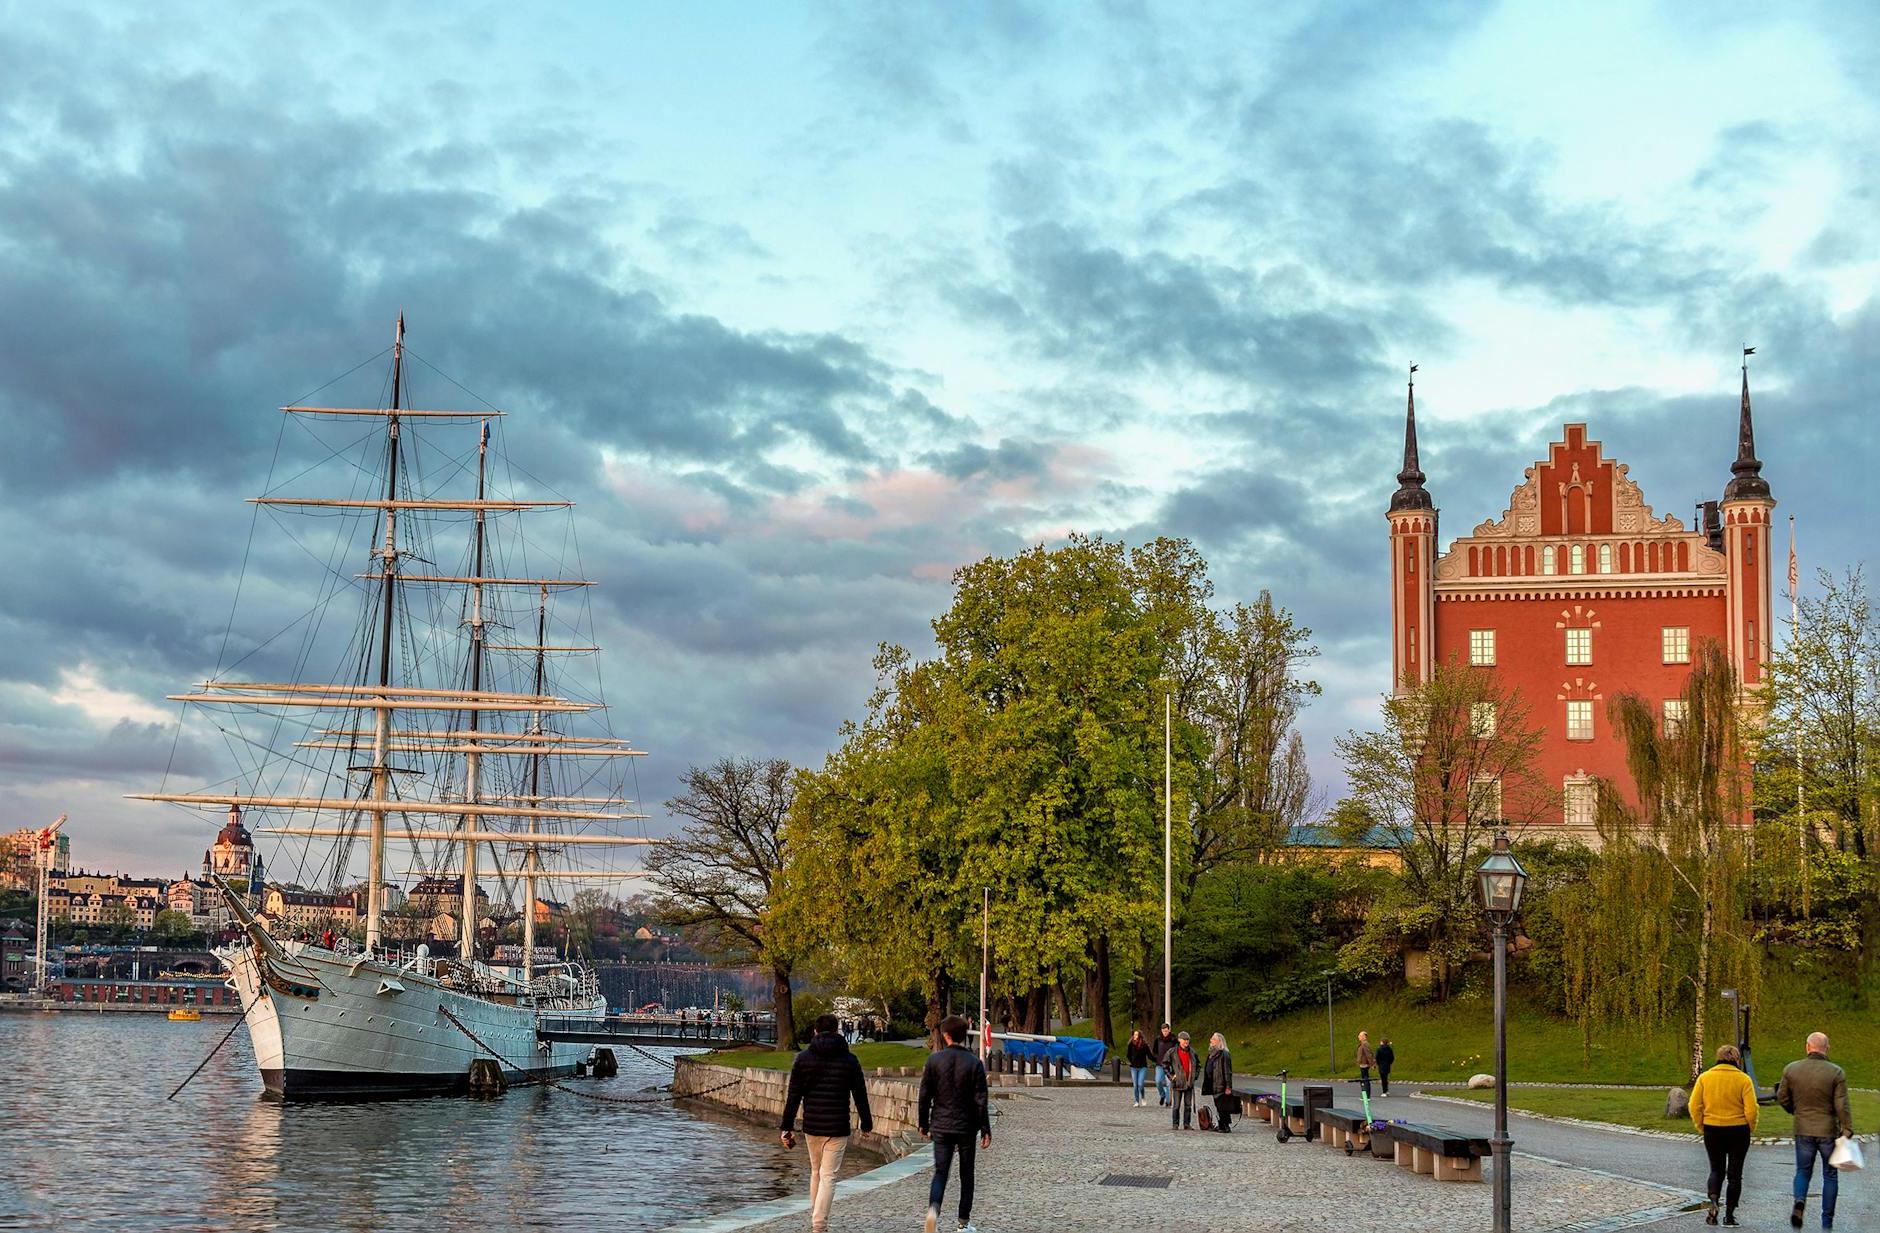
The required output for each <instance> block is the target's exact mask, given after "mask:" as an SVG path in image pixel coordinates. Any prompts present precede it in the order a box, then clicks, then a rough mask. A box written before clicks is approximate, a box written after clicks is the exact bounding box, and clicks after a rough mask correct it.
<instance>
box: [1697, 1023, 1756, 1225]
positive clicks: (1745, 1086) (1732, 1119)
mask: <svg viewBox="0 0 1880 1233" xmlns="http://www.w3.org/2000/svg"><path fill="white" fill-rule="evenodd" d="M1742 1067H1743V1056H1742V1054H1740V1053H1738V1052H1737V1051H1736V1046H1735V1045H1725V1046H1723V1048H1721V1049H1719V1050H1717V1064H1716V1065H1715V1066H1712V1067H1711V1068H1710V1069H1709V1070H1706V1071H1705V1072H1704V1073H1703V1074H1701V1075H1699V1076H1698V1077H1697V1082H1696V1083H1694V1084H1692V1085H1691V1120H1692V1121H1693V1122H1695V1123H1697V1132H1698V1133H1699V1134H1701V1135H1703V1136H1704V1151H1705V1153H1706V1154H1708V1155H1709V1157H1710V1214H1709V1215H1707V1216H1705V1217H1704V1223H1705V1224H1716V1223H1717V1193H1718V1191H1720V1190H1723V1188H1724V1179H1725V1178H1726V1177H1727V1178H1728V1179H1729V1189H1728V1191H1727V1193H1725V1194H1724V1200H1723V1223H1725V1224H1735V1223H1736V1204H1737V1200H1738V1199H1741V1198H1742V1197H1743V1161H1744V1160H1745V1159H1746V1158H1747V1157H1748V1156H1749V1137H1750V1136H1751V1135H1752V1134H1754V1133H1755V1132H1756V1085H1755V1084H1754V1083H1752V1082H1750V1077H1749V1076H1748V1075H1746V1074H1744V1073H1743V1069H1742Z"/></svg>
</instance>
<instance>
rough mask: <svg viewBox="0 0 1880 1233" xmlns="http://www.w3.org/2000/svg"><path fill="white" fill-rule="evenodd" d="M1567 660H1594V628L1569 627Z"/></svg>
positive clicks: (1587, 662)
mask: <svg viewBox="0 0 1880 1233" xmlns="http://www.w3.org/2000/svg"><path fill="white" fill-rule="evenodd" d="M1567 662H1568V663H1570V664H1590V663H1592V662H1593V631H1592V630H1590V629H1569V630H1568V631H1567Z"/></svg>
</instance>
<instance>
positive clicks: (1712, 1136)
mask: <svg viewBox="0 0 1880 1233" xmlns="http://www.w3.org/2000/svg"><path fill="white" fill-rule="evenodd" d="M1704 1151H1705V1153H1706V1154H1707V1155H1708V1156H1709V1157H1710V1186H1709V1191H1708V1193H1709V1194H1710V1199H1711V1202H1713V1203H1714V1202H1716V1200H1717V1195H1718V1193H1719V1192H1720V1191H1723V1190H1724V1179H1725V1178H1726V1177H1727V1178H1728V1179H1729V1189H1728V1192H1727V1193H1725V1194H1724V1196H1723V1207H1724V1210H1725V1211H1731V1212H1733V1211H1735V1210H1736V1204H1737V1200H1739V1199H1741V1198H1742V1197H1743V1161H1744V1160H1745V1159H1747V1158H1748V1156H1749V1127H1748V1126H1706V1127H1704Z"/></svg>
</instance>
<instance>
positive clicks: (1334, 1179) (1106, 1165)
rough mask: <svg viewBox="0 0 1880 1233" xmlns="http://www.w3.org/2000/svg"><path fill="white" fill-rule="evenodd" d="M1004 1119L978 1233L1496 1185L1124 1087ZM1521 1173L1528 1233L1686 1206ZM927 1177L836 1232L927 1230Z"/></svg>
mask: <svg viewBox="0 0 1880 1233" xmlns="http://www.w3.org/2000/svg"><path fill="white" fill-rule="evenodd" d="M1402 1103H1404V1104H1406V1105H1408V1104H1410V1103H1411V1102H1409V1101H1407V1100H1404V1101H1402ZM995 1108H996V1109H997V1111H998V1113H997V1116H996V1118H995V1121H994V1123H993V1143H992V1149H991V1150H990V1151H988V1152H985V1153H982V1154H981V1155H980V1157H979V1170H978V1197H977V1199H976V1200H975V1203H974V1209H973V1219H974V1222H975V1223H976V1224H977V1225H978V1226H979V1227H980V1228H981V1229H983V1230H985V1231H986V1233H1004V1231H1025V1233H1046V1231H1052V1230H1065V1231H1069V1230H1083V1229H1106V1230H1107V1229H1129V1230H1131V1231H1132V1233H1216V1231H1224V1230H1239V1229H1250V1230H1266V1229H1292V1228H1306V1227H1315V1226H1316V1227H1323V1228H1333V1229H1337V1230H1338V1231H1339V1233H1370V1231H1372V1230H1376V1231H1379V1233H1382V1231H1384V1230H1390V1231H1391V1233H1419V1231H1426V1230H1427V1231H1431V1233H1437V1231H1440V1233H1453V1231H1457V1230H1473V1229H1486V1228H1488V1227H1489V1204H1490V1200H1491V1194H1492V1190H1491V1187H1490V1186H1488V1185H1484V1184H1479V1183H1478V1184H1470V1183H1457V1182H1437V1181H1435V1180H1433V1179H1431V1178H1428V1177H1419V1176H1416V1175H1413V1174H1411V1173H1409V1172H1408V1171H1406V1170H1403V1169H1399V1168H1398V1167H1397V1166H1396V1165H1394V1164H1392V1163H1390V1162H1389V1161H1384V1160H1373V1159H1370V1158H1368V1157H1364V1156H1358V1157H1347V1156H1346V1155H1345V1154H1344V1153H1343V1152H1342V1151H1336V1150H1333V1149H1330V1148H1327V1147H1324V1146H1322V1145H1320V1144H1318V1143H1316V1142H1315V1143H1306V1142H1303V1141H1300V1140H1294V1141H1293V1142H1291V1143H1289V1144H1285V1145H1281V1144H1279V1143H1277V1142H1275V1140H1274V1137H1273V1135H1272V1132H1271V1131H1270V1130H1269V1129H1268V1128H1267V1127H1266V1126H1265V1124H1264V1123H1252V1122H1241V1123H1237V1124H1236V1127H1235V1133H1234V1134H1232V1135H1219V1134H1203V1133H1201V1132H1199V1131H1195V1132H1188V1133H1181V1132H1176V1131H1172V1130H1170V1129H1169V1124H1168V1118H1167V1115H1166V1112H1165V1111H1164V1110H1162V1109H1159V1108H1156V1107H1155V1106H1153V1105H1151V1106H1150V1107H1148V1108H1143V1109H1135V1108H1131V1107H1130V1104H1129V1098H1128V1095H1127V1093H1126V1092H1122V1091H1118V1090H1117V1089H1115V1088H1108V1087H1103V1088H1070V1087H1066V1088H1047V1089H1033V1090H1029V1091H1026V1092H1023V1093H1021V1094H1018V1095H1015V1096H1013V1097H1012V1098H1010V1099H1006V1100H1000V1101H997V1102H996V1103H995ZM1423 1108H1424V1109H1426V1110H1434V1109H1443V1108H1444V1107H1443V1106H1436V1105H1425V1106H1423ZM1446 1111H1447V1110H1446V1109H1445V1112H1446ZM1463 1112H1467V1111H1466V1110H1465V1111H1463ZM1417 1116H1420V1115H1417ZM1444 1120H1446V1121H1447V1120H1448V1119H1444ZM1517 1168H1518V1169H1519V1172H1518V1174H1517V1176H1518V1178H1519V1184H1518V1185H1517V1187H1516V1192H1515V1197H1514V1226H1515V1227H1516V1228H1517V1229H1522V1230H1526V1231H1530V1233H1532V1231H1534V1230H1547V1229H1557V1230H1565V1229H1582V1230H1595V1229H1618V1228H1624V1227H1629V1225H1630V1224H1636V1223H1639V1222H1641V1221H1643V1220H1645V1219H1653V1218H1660V1217H1663V1216H1665V1215H1668V1214H1670V1213H1671V1212H1672V1211H1674V1210H1675V1209H1676V1208H1677V1207H1678V1206H1680V1205H1681V1204H1683V1203H1685V1202H1688V1201H1689V1198H1690V1196H1689V1194H1688V1193H1686V1192H1684V1191H1680V1190H1674V1189H1671V1188H1668V1187H1664V1186H1658V1185H1652V1184H1649V1183H1648V1182H1646V1181H1643V1180H1632V1179H1628V1178H1626V1177H1621V1176H1615V1175H1614V1173H1613V1172H1610V1171H1608V1172H1605V1173H1594V1172H1588V1171H1585V1170H1582V1169H1578V1168H1574V1167H1568V1166H1565V1165H1560V1164H1550V1163H1544V1162H1541V1161H1538V1160H1531V1159H1530V1160H1522V1161H1518V1163H1517ZM1111 1173H1119V1174H1138V1175H1141V1174H1147V1175H1152V1176H1164V1177H1171V1178H1173V1179H1174V1180H1173V1184H1172V1185H1171V1186H1170V1188H1169V1189H1167V1190H1142V1189H1130V1188H1125V1187H1116V1186H1103V1185H1099V1184H1098V1182H1099V1181H1100V1179H1102V1178H1103V1177H1104V1176H1105V1175H1107V1174H1111ZM929 1176H930V1174H929V1172H928V1171H927V1170H924V1169H923V1170H921V1171H920V1172H918V1173H916V1174H914V1175H912V1176H910V1177H907V1178H904V1179H902V1180H900V1181H896V1182H892V1183H890V1184H888V1185H884V1186H881V1187H878V1188H876V1189H873V1190H869V1191H867V1192H865V1193H859V1194H852V1195H850V1196H848V1197H846V1198H845V1197H844V1195H843V1193H842V1190H841V1189H840V1188H838V1190H837V1192H836V1204H835V1210H834V1212H833V1213H832V1217H831V1220H830V1229H831V1230H832V1233H876V1231H879V1230H893V1231H894V1233H908V1231H909V1230H914V1229H918V1228H919V1227H920V1220H921V1217H922V1215H923V1213H924V1212H925V1209H926V1198H927V1184H928V1178H929ZM1700 1184H1701V1179H1700ZM957 1187H958V1180H957V1177H956V1178H955V1180H954V1184H953V1187H952V1188H950V1193H949V1200H950V1201H949V1204H948V1208H947V1210H946V1211H945V1212H943V1223H942V1226H941V1227H942V1228H943V1229H951V1228H952V1227H953V1224H954V1220H953V1216H954V1210H953V1202H952V1201H953V1200H954V1199H955V1198H956V1196H957V1193H958V1190H957ZM1628 1217H1629V1218H1630V1220H1629V1221H1628V1220H1627V1218H1628ZM750 1227H751V1228H753V1229H758V1230H763V1231H764V1233H780V1231H783V1230H789V1231H790V1233H801V1230H802V1229H804V1228H806V1227H807V1217H806V1216H805V1215H801V1214H795V1215H790V1216H786V1217H782V1218H779V1219H775V1220H771V1221H769V1222H767V1223H764V1224H759V1225H753V1226H750ZM1844 1227H1845V1226H1844Z"/></svg>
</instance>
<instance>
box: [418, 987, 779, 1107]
mask: <svg viewBox="0 0 1880 1233" xmlns="http://www.w3.org/2000/svg"><path fill="white" fill-rule="evenodd" d="M437 1013H438V1014H440V1015H442V1016H444V1018H446V1019H448V1020H450V1024H451V1026H452V1027H454V1028H456V1029H457V1030H458V1031H459V1032H462V1033H463V1034H464V1035H465V1036H467V1037H469V1038H470V1043H471V1044H473V1045H475V1046H477V1048H479V1049H481V1050H483V1052H485V1053H487V1054H489V1055H490V1056H491V1057H493V1058H495V1059H496V1060H497V1061H498V1062H502V1061H503V1060H504V1059H503V1055H502V1054H500V1053H498V1052H497V1051H496V1050H494V1049H492V1048H490V1047H489V1046H488V1045H486V1044H484V1043H483V1040H482V1038H480V1037H479V1036H478V1035H477V1034H476V1033H475V1032H473V1031H471V1030H470V1029H469V1028H467V1027H465V1026H464V1025H463V1021H462V1020H461V1019H459V1018H457V1016H456V1015H453V1014H451V1013H450V1009H449V1008H448V1007H445V1006H439V1007H438V1008H437ZM623 1043H624V1042H623ZM627 1047H628V1048H630V1049H633V1050H635V1051H636V1052H639V1053H646V1051H645V1050H644V1049H641V1048H640V1047H639V1046H638V1045H631V1044H630V1045H628V1046H627ZM646 1056H647V1057H649V1058H652V1060H653V1061H655V1062H658V1061H661V1060H662V1059H660V1058H658V1057H654V1056H653V1055H652V1054H650V1053H646ZM678 1065H679V1063H678V1060H677V1059H676V1058H675V1059H673V1062H672V1066H673V1068H674V1070H677V1069H678ZM537 1082H539V1083H540V1084H541V1085H542V1086H543V1087H552V1088H554V1089H555V1090H556V1091H558V1092H566V1093H568V1095H570V1096H579V1097H580V1098H581V1099H583V1100H598V1101H601V1102H602V1103H604V1104H610V1105H651V1104H663V1103H665V1102H666V1101H667V1100H670V1099H672V1098H674V1097H676V1096H681V1095H683V1096H685V1097H687V1098H691V1097H694V1096H707V1095H710V1094H711V1093H712V1092H722V1091H724V1090H725V1089H726V1088H728V1087H736V1086H738V1084H740V1083H742V1082H744V1078H743V1076H739V1077H738V1078H736V1079H733V1080H731V1081H730V1082H728V1083H720V1084H717V1085H715V1086H713V1087H708V1088H703V1089H701V1090H700V1091H696V1092H683V1093H682V1092H674V1091H672V1090H671V1089H670V1088H668V1089H667V1090H666V1091H665V1092H664V1093H662V1094H660V1095H657V1096H603V1095H601V1094H600V1093H599V1092H583V1091H581V1090H580V1089H578V1088H572V1087H569V1086H568V1085H567V1084H565V1083H562V1082H560V1081H558V1080H555V1079H540V1080H537Z"/></svg>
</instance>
